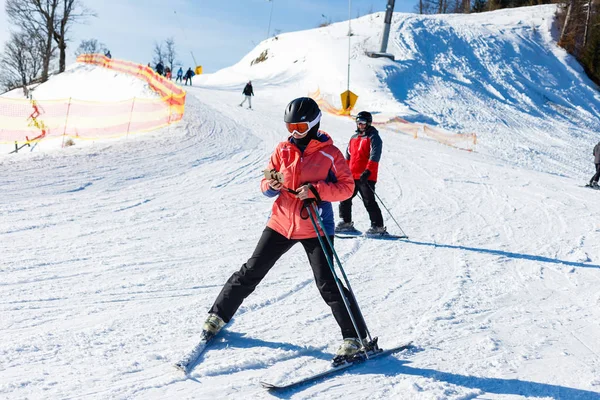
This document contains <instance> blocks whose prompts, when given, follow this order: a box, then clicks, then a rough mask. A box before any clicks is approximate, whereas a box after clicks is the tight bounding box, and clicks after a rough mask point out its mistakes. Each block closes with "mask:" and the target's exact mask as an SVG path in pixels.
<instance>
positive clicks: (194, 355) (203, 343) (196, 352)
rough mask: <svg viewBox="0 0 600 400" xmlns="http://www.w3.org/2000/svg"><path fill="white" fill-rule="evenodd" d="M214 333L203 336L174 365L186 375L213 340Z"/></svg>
mask: <svg viewBox="0 0 600 400" xmlns="http://www.w3.org/2000/svg"><path fill="white" fill-rule="evenodd" d="M213 338H214V335H213V336H210V337H203V338H202V339H201V340H200V343H198V344H197V345H196V346H195V347H194V348H193V349H192V350H191V351H190V352H189V353H187V354H186V355H185V356H183V357H182V358H181V360H179V361H178V362H176V363H175V364H174V365H173V366H174V367H175V368H177V369H178V370H180V371H182V372H183V373H185V374H186V375H187V374H188V373H189V372H190V371H191V370H192V369H194V367H195V366H196V364H197V363H198V358H199V357H200V356H201V355H202V353H204V350H206V347H207V346H208V344H209V343H210V342H211V341H212V340H213Z"/></svg>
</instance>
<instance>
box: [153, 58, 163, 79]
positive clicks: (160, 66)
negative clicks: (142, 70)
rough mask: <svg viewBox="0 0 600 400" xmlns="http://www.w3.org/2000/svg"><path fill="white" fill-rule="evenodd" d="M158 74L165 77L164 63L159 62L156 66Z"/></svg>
mask: <svg viewBox="0 0 600 400" xmlns="http://www.w3.org/2000/svg"><path fill="white" fill-rule="evenodd" d="M155 70H156V73H157V74H159V75H161V76H162V75H163V74H164V73H165V66H164V65H163V63H162V61H159V62H158V64H156V68H155Z"/></svg>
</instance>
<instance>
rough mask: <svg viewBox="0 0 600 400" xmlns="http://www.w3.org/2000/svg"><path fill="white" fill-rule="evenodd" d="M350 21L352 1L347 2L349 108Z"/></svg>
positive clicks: (348, 102) (347, 101) (347, 102)
mask: <svg viewBox="0 0 600 400" xmlns="http://www.w3.org/2000/svg"><path fill="white" fill-rule="evenodd" d="M351 19H352V0H348V85H347V88H346V89H347V90H348V99H347V100H346V104H347V105H348V106H350V50H351V48H350V38H351V37H352V25H351V24H350V20H351Z"/></svg>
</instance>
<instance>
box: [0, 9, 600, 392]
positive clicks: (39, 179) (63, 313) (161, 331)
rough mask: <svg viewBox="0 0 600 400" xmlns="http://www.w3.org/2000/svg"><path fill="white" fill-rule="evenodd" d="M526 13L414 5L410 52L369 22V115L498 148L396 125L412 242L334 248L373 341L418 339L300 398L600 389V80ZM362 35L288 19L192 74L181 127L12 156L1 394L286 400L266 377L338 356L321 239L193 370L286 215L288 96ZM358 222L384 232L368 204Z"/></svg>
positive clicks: (329, 124) (330, 79) (405, 38)
mask: <svg viewBox="0 0 600 400" xmlns="http://www.w3.org/2000/svg"><path fill="white" fill-rule="evenodd" d="M550 7H551V6H550ZM519 10H520V12H521V14H519V11H518V10H504V11H501V12H497V13H495V14H494V16H495V17H496V19H495V20H494V21H493V23H492V22H489V15H488V16H434V17H432V16H429V17H424V16H414V15H406V14H396V15H395V17H394V21H393V31H392V32H393V35H391V37H390V51H393V52H395V55H396V57H397V60H398V61H397V63H388V62H387V61H386V60H371V59H366V58H365V57H364V56H363V55H362V53H363V52H364V50H366V49H370V48H373V46H374V43H375V42H377V41H378V40H379V38H380V36H381V32H380V29H379V25H377V29H375V28H373V26H375V25H374V24H375V22H378V20H380V19H381V16H380V17H379V18H377V17H375V16H367V17H364V18H361V19H360V20H358V21H356V24H355V23H354V21H353V30H355V34H356V43H357V44H356V47H354V48H353V52H352V57H353V59H354V60H358V61H360V62H359V63H357V64H360V65H357V66H356V69H357V71H356V72H355V76H356V80H357V82H358V84H359V85H363V87H364V88H369V89H371V88H373V89H372V90H368V89H365V90H363V91H362V92H361V100H360V101H362V102H363V103H362V104H363V105H364V106H365V108H369V107H373V108H377V107H379V108H381V110H382V111H385V112H390V110H397V109H403V110H405V111H406V113H407V115H406V117H407V119H412V120H414V121H416V122H427V123H436V124H439V125H440V126H442V127H445V128H448V129H456V130H461V129H463V128H465V127H468V128H469V131H472V130H475V131H477V132H478V134H480V136H479V138H480V143H479V144H478V145H477V148H476V151H475V152H473V153H468V152H465V151H460V150H457V149H454V148H451V147H448V146H444V145H441V144H439V143H436V142H435V141H433V140H431V139H428V138H426V137H425V138H419V139H418V140H415V139H413V138H412V137H410V136H408V135H403V134H399V133H396V132H393V131H389V130H386V129H382V130H381V136H382V138H383V141H384V152H383V157H382V163H381V168H380V172H379V182H378V184H377V193H378V195H379V196H380V198H381V199H382V200H383V202H384V204H385V205H386V206H387V207H388V209H389V210H390V211H391V212H392V214H393V215H394V218H395V219H396V220H397V221H398V222H399V223H400V224H401V227H402V230H404V231H405V232H406V233H407V234H408V236H409V239H407V240H403V241H377V240H369V239H363V238H360V239H353V240H336V242H335V243H336V249H337V251H338V253H339V256H340V259H341V261H342V262H343V264H344V267H345V270H346V273H347V275H348V278H349V280H350V282H351V284H352V287H353V289H354V291H355V294H356V297H357V299H358V302H359V304H360V305H361V308H362V311H363V313H364V314H365V318H366V321H367V324H368V326H369V329H370V331H371V334H372V335H373V336H378V337H379V338H380V339H379V343H380V345H381V346H382V347H383V348H389V347H393V346H396V345H398V344H401V343H404V342H406V341H408V340H413V341H414V343H415V349H413V350H411V351H407V352H403V353H399V354H396V355H392V356H389V357H385V358H382V359H378V360H377V361H374V362H372V363H365V364H363V365H360V366H357V367H354V368H353V369H352V370H350V371H347V372H344V373H341V374H339V375H336V376H333V377H331V378H329V379H326V380H323V381H320V382H317V383H316V384H314V385H310V386H305V387H300V388H298V389H294V390H293V391H289V392H287V393H284V394H282V395H280V396H279V397H281V398H294V399H301V398H302V399H303V398H327V399H342V398H343V399H347V398H350V399H362V398H367V397H368V398H373V399H389V398H393V399H453V400H458V399H503V400H508V399H510V400H513V399H522V398H548V399H549V398H556V399H586V400H587V399H598V398H600V379H599V378H598V377H599V376H600V344H599V343H600V342H599V341H598V337H599V336H600V323H599V322H598V321H600V311H599V310H600V292H599V290H598V287H599V286H598V285H599V283H600V225H599V224H598V222H597V218H596V217H597V215H599V214H600V202H599V201H598V196H599V194H598V193H596V192H594V191H591V190H588V189H585V188H580V187H579V186H580V185H581V180H582V179H584V178H583V177H586V176H587V175H588V172H590V171H589V170H590V162H591V161H590V157H589V154H588V153H589V152H590V151H589V149H591V144H590V143H591V142H590V132H593V131H594V130H595V131H598V128H599V127H600V122H599V120H598V117H597V113H596V115H595V114H594V112H595V111H597V110H598V109H599V108H600V106H599V105H600V96H598V95H597V94H594V93H592V92H591V91H590V90H589V89H588V87H587V86H586V84H585V82H581V81H580V80H581V78H577V74H576V73H575V72H573V71H574V69H573V66H572V64H570V62H569V60H568V59H564V57H565V56H564V55H561V54H562V53H561V52H560V50H557V49H556V48H555V47H554V45H553V44H552V42H551V39H550V38H549V36H548V35H549V33H547V32H546V31H545V30H544V29H545V28H544V27H545V24H548V23H549V21H547V20H546V19H548V18H549V16H551V14H552V12H551V8H549V6H541V7H536V8H531V9H529V8H527V9H519ZM535 10H537V11H535ZM485 18H487V19H485ZM345 32H346V31H345V27H344V26H342V25H340V24H333V25H332V26H331V27H328V28H326V29H320V30H315V31H314V32H313V31H308V32H300V33H293V34H284V35H281V37H280V38H279V40H278V41H277V42H275V41H273V40H270V41H266V42H263V43H261V44H260V45H259V46H257V48H256V49H254V50H253V51H252V52H251V53H249V55H248V56H247V57H245V58H244V60H242V62H240V64H239V65H236V66H233V67H231V68H230V69H226V70H224V71H221V72H220V73H217V74H213V75H212V76H206V77H198V79H196V78H195V82H196V85H197V86H195V87H191V88H189V89H188V96H187V105H186V114H185V116H184V118H183V120H182V121H181V122H180V123H178V124H177V125H174V126H171V127H168V128H164V129H161V130H159V131H156V132H153V133H149V134H145V135H139V136H133V137H129V138H127V139H123V140H121V141H112V142H109V141H106V142H101V141H99V142H97V143H93V144H90V145H87V146H84V145H82V146H77V145H76V146H74V147H70V148H65V149H62V150H60V151H50V150H49V151H46V152H44V151H39V150H40V149H38V151H39V152H34V153H23V154H21V153H20V154H18V155H13V156H11V157H6V156H2V158H0V163H1V164H2V171H3V173H2V175H1V176H0V187H1V188H2V198H1V201H0V217H1V218H0V254H2V262H1V263H0V274H1V276H2V279H1V280H0V313H1V315H2V318H1V320H0V339H1V340H0V397H2V398H9V399H13V398H14V399H24V398H61V399H106V398H111V399H113V398H114V399H133V398H140V399H141V398H143V399H154V398H156V399H165V398H177V399H194V398H257V399H260V398H265V399H266V398H272V397H274V396H273V395H271V394H269V393H268V392H266V391H264V390H263V389H262V388H260V386H259V384H258V383H259V381H261V380H264V381H269V382H274V383H277V382H287V381H291V380H293V379H294V378H298V377H302V376H305V375H306V374H310V373H314V372H318V371H322V370H324V369H326V368H327V366H328V365H329V361H330V359H331V357H332V354H333V352H335V349H336V347H337V346H338V344H339V342H340V339H341V338H340V334H339V331H338V328H337V325H336V323H335V321H334V319H333V317H332V315H331V312H330V310H329V309H328V308H327V306H326V305H325V304H324V303H323V301H322V299H321V298H320V296H319V293H318V290H317V288H316V287H315V285H314V283H313V277H312V272H311V269H310V266H309V265H308V262H307V260H306V255H305V253H304V251H303V250H302V248H301V246H295V247H294V248H293V249H292V250H291V251H290V252H288V253H287V254H285V255H284V256H283V257H282V259H281V260H280V261H279V262H278V263H277V264H276V266H275V267H274V268H273V270H272V271H271V272H270V273H269V274H268V275H267V277H266V278H265V279H264V281H263V282H262V283H261V284H260V285H259V287H258V288H257V290H256V291H255V292H254V293H253V294H252V295H251V296H250V297H249V298H248V299H247V300H246V301H245V302H244V304H243V305H242V307H241V308H240V310H239V312H238V313H237V314H236V315H235V317H234V319H233V320H232V322H231V323H230V324H229V325H228V326H227V329H226V330H225V331H224V332H223V334H222V335H220V336H219V337H218V338H217V339H216V341H215V343H214V345H211V347H210V348H209V349H208V350H207V351H206V352H205V353H204V354H203V356H202V357H201V362H200V364H199V365H198V366H197V367H196V368H195V369H194V370H193V371H192V372H191V374H190V376H189V377H184V376H183V375H181V374H180V373H179V372H178V371H176V370H175V369H174V368H173V367H172V365H173V363H174V362H176V361H177V360H178V359H179V357H180V356H181V355H182V354H183V353H185V352H187V351H188V350H189V349H190V348H191V347H192V346H194V345H195V344H196V342H197V341H198V339H199V333H200V329H201V324H202V322H203V320H204V318H205V316H206V312H207V310H208V309H209V307H210V305H211V304H212V302H213V301H214V299H215V297H216V296H217V294H218V292H219V291H220V289H221V287H222V285H223V283H224V282H225V280H226V279H227V278H228V277H229V276H230V275H231V273H232V272H234V271H235V270H236V269H238V268H239V267H240V266H241V265H242V263H243V262H245V261H246V260H247V258H248V257H250V255H251V253H252V251H253V249H254V246H255V245H256V242H257V241H258V238H259V237H260V234H261V232H262V230H263V228H264V226H265V223H266V221H267V218H268V215H269V213H270V209H271V204H272V199H268V198H266V197H264V196H263V195H262V194H261V193H260V190H259V181H260V178H261V175H262V170H263V169H264V168H265V167H266V165H267V162H268V158H269V156H270V154H271V152H272V150H273V149H274V147H275V145H276V144H277V143H278V142H279V141H281V140H283V139H284V138H285V137H286V134H287V132H286V131H285V127H284V124H283V121H282V117H283V111H284V107H285V105H286V104H287V102H288V101H289V100H290V99H292V98H294V97H298V96H302V95H306V93H307V87H309V86H310V83H309V81H310V80H314V79H315V77H316V76H317V75H318V74H319V73H320V74H322V75H323V76H322V77H320V78H321V82H323V90H324V92H326V93H327V90H328V87H329V88H332V87H333V88H336V87H337V85H338V81H340V79H341V78H340V76H342V75H343V74H344V72H343V70H344V68H345V67H346V66H345V64H344V65H343V66H336V65H334V63H333V62H328V60H330V59H329V58H327V55H328V53H329V52H331V53H332V54H337V53H340V52H341V51H342V50H340V49H347V47H344V46H341V45H339V43H342V41H344V43H347V42H345V41H346V40H347V36H345ZM304 35H315V37H317V39H315V38H313V39H314V41H315V43H325V44H323V46H322V47H319V46H314V49H312V51H314V52H315V53H316V54H317V55H318V60H319V63H317V62H316V61H315V58H311V56H310V54H307V55H306V56H302V54H301V53H302V52H301V51H299V50H298V49H300V48H301V47H300V46H292V47H293V48H295V49H296V50H298V51H297V52H296V53H294V54H290V53H284V52H283V51H282V47H280V46H282V43H292V44H294V43H296V42H295V41H296V40H303V38H304V37H305V36H304ZM338 42H339V43H338ZM327 43H329V47H327V46H328V45H327ZM332 43H334V44H338V45H333V44H332ZM267 45H268V46H272V52H270V54H271V58H270V60H275V61H273V62H279V63H280V64H277V65H278V66H279V67H278V68H273V69H272V70H269V69H268V68H267V67H268V64H266V63H265V65H263V66H259V67H257V68H263V69H262V70H260V69H257V70H252V71H259V72H253V73H256V74H258V75H260V74H263V75H260V76H259V77H258V78H256V79H253V81H254V82H255V91H256V94H257V96H256V97H255V98H254V99H253V106H254V110H248V109H246V108H240V107H238V106H237V104H239V102H240V101H241V94H240V90H238V89H239V88H240V85H241V84H242V82H243V81H244V80H245V79H246V75H245V74H247V73H248V71H249V70H248V67H244V66H243V65H242V64H249V62H248V61H249V60H251V59H254V58H256V56H257V54H260V51H262V47H261V46H267ZM344 51H346V50H344ZM257 52H258V53H257ZM255 53H257V54H255ZM340 54H342V53H340ZM344 54H345V53H344ZM536 54H539V57H537V56H535V55H536ZM557 54H558V55H557ZM561 57H563V58H561ZM518 60H521V61H522V62H524V63H525V64H524V65H523V66H520V64H519V62H518ZM523 60H524V61H523ZM536 60H537V61H536ZM539 60H543V61H539ZM535 62H538V63H541V66H540V65H537V64H535ZM563 64H564V65H563ZM532 65H533V66H537V67H539V68H533V67H532ZM565 65H566V66H565ZM317 67H319V69H317ZM529 67H532V68H529ZM244 68H245V69H244ZM286 68H287V69H286ZM260 71H262V72H260ZM282 71H283V72H282ZM332 71H333V72H332ZM335 71H337V73H336V72H335ZM327 74H329V75H327ZM340 74H341V75H340ZM305 76H306V77H307V78H306V79H305V80H302V79H303V77H305ZM343 76H345V75H343ZM373 76H375V77H376V78H372V77H373ZM373 79H376V80H373ZM544 79H545V81H546V82H547V83H540V82H544ZM578 79H579V81H578ZM563 80H564V82H567V83H563ZM538 84H539V85H538ZM569 85H571V86H569ZM330 90H334V89H330ZM394 97H397V98H398V99H400V100H401V101H402V104H401V105H399V104H398V103H397V102H396V100H394ZM586 102H587V103H588V104H585V103H586ZM475 109H476V110H478V112H477V113H474V112H472V111H471V110H475ZM577 118H580V119H581V122H580V123H579V124H577V123H575V122H574V121H575V120H576V119H577ZM321 127H322V129H324V130H325V131H327V132H329V133H330V134H331V135H332V137H333V138H334V142H335V143H336V144H337V145H338V147H340V148H341V149H344V148H345V146H346V144H347V142H348V140H349V138H350V136H351V134H352V133H353V132H352V131H353V122H352V121H351V120H349V119H345V118H340V117H334V116H331V115H325V116H324V117H323V121H322V125H321ZM42 144H43V143H42ZM336 208H337V205H336ZM382 212H383V214H384V219H385V221H386V225H387V228H388V230H389V231H390V232H391V233H400V232H398V227H397V226H396V224H395V223H394V221H393V220H392V219H391V218H390V216H389V214H388V213H387V211H386V210H385V209H384V208H383V207H382ZM353 216H354V221H355V225H356V226H357V228H358V229H363V230H364V229H365V228H366V227H367V226H368V216H367V213H366V211H365V209H364V207H363V206H362V204H361V203H360V200H359V199H358V198H357V199H355V201H354V207H353Z"/></svg>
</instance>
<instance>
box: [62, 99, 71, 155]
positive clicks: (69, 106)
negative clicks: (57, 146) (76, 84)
mask: <svg viewBox="0 0 600 400" xmlns="http://www.w3.org/2000/svg"><path fill="white" fill-rule="evenodd" d="M70 110H71V97H69V105H68V106H67V117H66V118H65V129H64V130H63V141H62V147H63V148H64V147H65V135H66V134H67V125H68V124H69V111H70Z"/></svg>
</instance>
